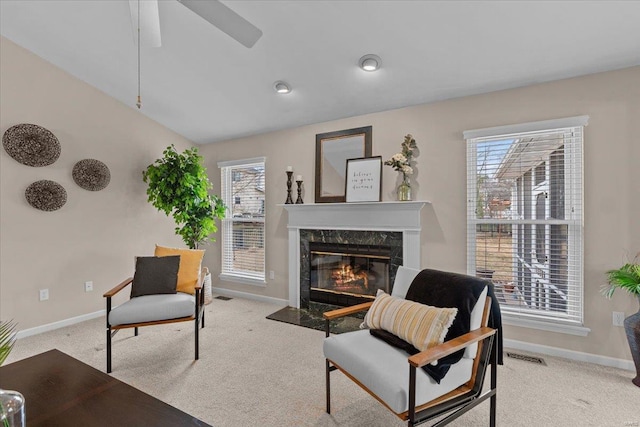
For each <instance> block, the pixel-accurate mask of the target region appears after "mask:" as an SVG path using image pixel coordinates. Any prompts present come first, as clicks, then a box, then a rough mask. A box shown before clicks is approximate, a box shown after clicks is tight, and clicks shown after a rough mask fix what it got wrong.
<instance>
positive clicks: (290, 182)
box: [284, 171, 293, 205]
mask: <svg viewBox="0 0 640 427" xmlns="http://www.w3.org/2000/svg"><path fill="white" fill-rule="evenodd" d="M292 177H293V171H287V201H286V202H284V204H285V205H292V204H293V198H291V185H292V184H293V181H292V179H291V178H292Z"/></svg>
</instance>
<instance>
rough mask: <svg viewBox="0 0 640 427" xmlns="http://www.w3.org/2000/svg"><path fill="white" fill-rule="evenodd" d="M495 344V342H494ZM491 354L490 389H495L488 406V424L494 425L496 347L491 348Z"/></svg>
mask: <svg viewBox="0 0 640 427" xmlns="http://www.w3.org/2000/svg"><path fill="white" fill-rule="evenodd" d="M494 345H495V346H497V343H495V342H494ZM493 350H494V351H493V354H492V357H491V389H492V390H495V393H494V394H493V396H491V399H490V403H489V404H490V407H489V426H490V427H495V426H496V404H497V403H498V388H497V387H498V350H497V347H494V348H493Z"/></svg>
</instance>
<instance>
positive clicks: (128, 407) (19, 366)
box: [0, 350, 209, 427]
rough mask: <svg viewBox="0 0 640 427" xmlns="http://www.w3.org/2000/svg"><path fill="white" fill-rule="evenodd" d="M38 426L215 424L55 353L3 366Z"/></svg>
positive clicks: (0, 375) (3, 381)
mask: <svg viewBox="0 0 640 427" xmlns="http://www.w3.org/2000/svg"><path fill="white" fill-rule="evenodd" d="M0 388H3V389H5V390H16V391H19V392H20V393H22V394H23V395H24V397H25V400H26V415H27V425H28V426H29V427H33V426H45V425H46V426H110V427H111V426H153V427H157V426H172V427H173V426H209V424H207V423H204V422H202V421H200V420H198V419H197V418H194V417H192V416H191V415H189V414H187V413H185V412H182V411H181V410H179V409H177V408H174V407H173V406H171V405H168V404H166V403H164V402H162V401H160V400H158V399H156V398H155V397H153V396H151V395H149V394H147V393H143V392H141V391H140V390H138V389H136V388H134V387H131V386H130V385H128V384H125V383H123V382H122V381H120V380H117V379H115V378H113V377H112V376H110V375H107V374H105V373H104V372H102V371H99V370H97V369H95V368H92V367H91V366H89V365H87V364H85V363H82V362H80V361H79V360H76V359H74V358H73V357H71V356H69V355H67V354H64V353H62V352H61V351H59V350H50V351H47V352H45V353H41V354H38V355H36V356H33V357H29V358H28V359H23V360H20V361H18V362H14V363H11V364H9V365H6V366H3V367H1V368H0Z"/></svg>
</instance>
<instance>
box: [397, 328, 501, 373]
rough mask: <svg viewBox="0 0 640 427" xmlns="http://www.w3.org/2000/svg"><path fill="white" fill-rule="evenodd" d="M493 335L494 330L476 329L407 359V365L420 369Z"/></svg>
mask: <svg viewBox="0 0 640 427" xmlns="http://www.w3.org/2000/svg"><path fill="white" fill-rule="evenodd" d="M495 333H496V330H495V329H492V328H487V327H482V328H478V329H476V330H473V331H471V332H469V333H467V334H464V335H461V336H459V337H458V338H454V339H452V340H449V341H446V342H443V343H442V344H440V345H437V346H435V347H431V348H429V349H427V350H425V351H422V352H420V353H418V354H414V355H413V356H411V357H409V363H410V364H411V366H415V367H416V368H421V367H423V366H425V365H428V364H429V363H432V362H435V361H436V360H438V359H442V358H443V357H445V356H448V355H450V354H452V353H455V352H456V351H458V350H462V349H463V348H465V347H468V346H469V345H471V344H474V343H476V342H478V341H482V340H483V339H485V338H488V337H490V336H491V335H493V334H495Z"/></svg>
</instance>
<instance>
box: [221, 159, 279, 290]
mask: <svg viewBox="0 0 640 427" xmlns="http://www.w3.org/2000/svg"><path fill="white" fill-rule="evenodd" d="M255 165H261V166H262V167H263V168H264V175H265V176H264V180H265V183H266V173H267V170H266V169H267V168H266V158H265V157H253V158H248V159H240V160H231V161H223V162H218V168H220V187H221V189H222V191H221V193H222V194H221V198H222V200H223V201H224V203H225V205H226V206H227V215H226V216H225V218H224V219H223V220H222V226H221V235H222V237H221V240H222V243H221V246H222V247H221V251H220V252H221V254H220V257H221V266H220V270H221V273H220V275H219V276H218V277H219V278H220V280H223V281H229V282H236V283H242V284H247V285H254V286H266V284H267V279H266V270H267V263H266V252H267V251H266V228H267V226H266V225H267V222H266V215H265V208H264V206H265V205H266V202H265V201H266V198H267V192H266V188H262V191H264V199H263V200H262V205H261V206H262V207H261V209H260V210H261V213H262V216H261V217H260V216H253V217H251V218H250V219H248V218H244V217H238V218H234V217H233V214H232V212H233V206H234V205H235V202H236V196H234V194H233V189H232V186H233V183H234V182H237V181H238V173H237V169H239V168H246V167H251V166H255ZM265 187H266V186H265ZM246 222H257V223H262V224H263V227H262V242H261V243H262V247H263V249H264V251H263V259H262V266H263V268H262V271H261V272H257V273H255V272H249V271H243V270H238V269H227V266H228V265H232V261H229V260H228V259H225V257H226V256H227V255H228V251H229V249H228V248H227V246H229V245H230V247H233V244H234V236H233V225H234V224H235V223H246ZM231 251H233V249H231Z"/></svg>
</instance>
